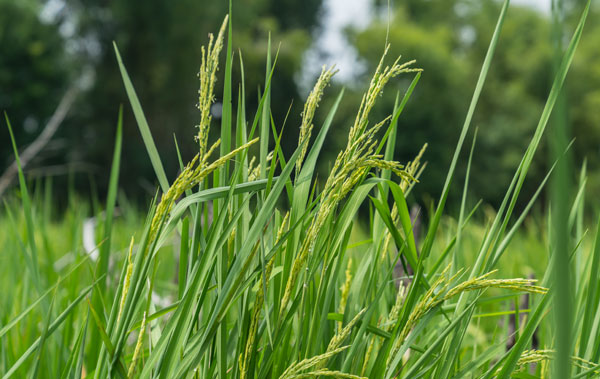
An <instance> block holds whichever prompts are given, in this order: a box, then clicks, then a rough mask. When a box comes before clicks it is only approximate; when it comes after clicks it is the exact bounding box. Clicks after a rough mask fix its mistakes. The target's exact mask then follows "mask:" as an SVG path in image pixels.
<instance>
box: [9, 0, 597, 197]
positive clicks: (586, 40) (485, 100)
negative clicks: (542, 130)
mask: <svg viewBox="0 0 600 379" xmlns="http://www.w3.org/2000/svg"><path fill="white" fill-rule="evenodd" d="M373 1H374V7H375V14H376V15H380V16H377V17H375V19H374V20H373V22H372V23H371V25H370V26H369V27H367V28H366V29H364V30H349V31H348V38H349V40H350V41H351V43H352V45H353V46H354V47H355V48H356V49H357V52H358V54H359V56H360V59H361V61H362V62H363V63H364V64H366V67H367V69H366V70H365V72H364V75H362V76H361V77H359V78H358V80H356V81H355V82H353V83H340V82H336V83H335V84H334V85H332V87H331V88H329V89H328V91H327V96H326V97H325V98H324V99H323V103H322V105H321V107H320V111H319V112H318V114H319V117H320V119H321V120H322V119H323V118H324V117H325V115H326V113H327V109H328V104H331V102H332V101H333V98H334V97H335V96H336V95H337V92H338V90H339V89H340V88H341V86H343V85H346V84H349V89H348V90H347V91H346V96H345V99H344V101H343V103H342V105H341V107H340V109H339V111H338V114H337V118H336V120H335V123H334V125H333V127H332V131H331V132H330V136H329V142H328V143H327V144H326V146H327V148H328V150H327V151H326V152H325V154H324V157H325V159H323V160H322V162H325V163H323V164H322V167H321V169H322V170H323V172H325V171H326V170H327V169H328V167H329V166H328V164H327V163H326V162H328V161H332V160H333V159H334V157H335V154H336V153H337V151H338V150H339V148H341V147H342V146H343V145H344V144H345V142H346V132H347V129H348V127H349V126H350V125H351V123H352V121H353V117H354V115H355V112H356V109H357V106H358V103H359V101H360V96H361V88H364V87H366V85H367V84H368V80H369V78H370V73H371V72H372V71H373V69H374V67H375V65H376V64H377V62H378V60H379V57H380V56H381V53H382V51H383V47H384V42H385V40H386V35H387V21H388V16H387V1H383V0H373ZM322 3H323V1H322V0H305V1H295V0H285V1H283V0H244V1H237V0H236V1H234V8H233V28H234V52H235V55H236V56H235V61H236V63H237V62H238V58H239V53H238V51H239V50H238V49H241V51H242V54H241V55H242V57H243V60H244V67H245V79H246V91H247V94H248V100H247V101H248V104H247V109H248V110H253V109H255V107H256V102H257V93H258V91H260V88H262V87H263V86H264V71H265V68H264V66H265V57H266V52H267V40H268V36H269V33H270V34H271V38H272V40H273V51H275V50H276V48H277V46H281V47H280V51H279V59H278V63H277V67H276V72H275V77H274V81H273V88H272V93H273V97H272V109H273V118H274V120H275V122H276V123H277V124H278V127H281V125H282V124H283V120H284V119H286V115H288V111H289V117H288V118H287V123H286V127H285V133H286V134H285V135H286V138H285V141H284V145H285V146H284V147H285V148H286V150H287V151H288V152H289V151H291V149H293V147H294V146H295V144H296V141H297V133H298V132H297V129H298V127H297V126H298V125H299V120H300V112H301V110H302V104H303V99H302V95H305V94H302V93H301V92H302V91H301V90H300V88H302V87H307V85H306V84H305V83H303V85H301V84H302V83H299V82H298V81H299V79H298V78H299V77H300V75H299V74H300V72H301V70H302V64H303V62H304V61H303V56H304V53H305V52H306V50H307V49H308V48H309V47H310V46H311V43H312V42H313V39H314V36H316V35H318V34H319V32H320V30H321V29H320V28H322V27H323V26H322V25H321V23H320V19H321V14H322V10H323V4H322ZM392 5H393V6H392V13H391V14H390V20H391V26H390V30H389V36H388V38H389V42H390V43H391V46H392V47H391V51H390V54H389V58H390V59H393V58H395V57H396V56H398V55H402V56H403V59H404V60H410V59H417V66H419V67H421V68H423V69H424V73H423V76H422V78H421V80H420V82H419V84H418V86H417V88H416V90H415V92H414V93H413V96H412V98H411V100H410V102H409V104H408V106H407V107H406V108H405V110H404V113H403V115H402V116H401V118H400V121H399V133H398V141H397V153H398V155H397V157H396V158H397V159H399V160H401V161H407V160H410V159H412V158H413V157H414V156H415V155H416V153H417V152H418V150H419V149H420V148H421V146H422V145H423V144H424V143H425V142H427V143H429V149H428V151H427V153H426V160H427V161H428V162H429V165H428V168H427V169H426V173H425V175H424V177H423V180H422V183H421V184H420V185H419V186H418V187H419V192H418V193H417V196H418V197H419V199H420V200H423V199H427V198H428V196H431V197H433V198H436V197H437V196H438V194H439V191H440V189H441V186H442V185H443V181H444V179H445V172H446V170H447V168H448V165H449V162H450V159H451V156H452V153H453V151H454V147H455V144H456V141H457V138H458V133H459V131H460V128H461V126H462V123H463V121H464V117H465V114H466V111H467V108H468V104H469V101H470V98H471V95H472V92H473V88H474V86H475V81H476V80H477V76H478V74H479V69H480V67H481V63H482V62H483V57H484V55H485V52H486V50H487V47H488V43H489V40H490V38H491V35H492V32H493V29H494V26H495V22H496V19H497V16H498V13H499V7H500V4H499V2H498V1H494V0H483V1H474V0H429V1H423V0H397V1H396V2H395V3H394V4H392ZM567 5H568V6H567V17H566V20H567V28H566V34H565V36H566V38H568V37H570V35H571V33H572V30H573V27H572V23H573V22H575V21H574V20H576V19H577V18H578V16H579V12H580V10H581V9H582V7H581V1H579V0H577V1H571V2H568V4H567ZM227 8H228V4H227V2H226V1H198V0H179V1H174V2H168V1H164V0H147V1H144V2H132V1H117V0H113V1H110V0H103V1H100V0H48V1H39V0H38V1H36V0H21V1H11V0H0V109H2V110H6V111H7V113H8V115H9V117H10V119H11V121H12V123H13V126H14V127H15V129H16V133H17V136H16V138H17V140H18V142H19V144H20V145H21V146H25V145H26V144H27V143H29V142H31V141H32V140H33V139H34V138H35V136H36V135H37V134H38V133H39V132H40V129H41V128H42V127H43V125H44V124H45V122H46V121H47V119H48V118H49V117H50V115H51V114H52V112H53V110H54V108H55V107H56V105H57V103H58V101H59V99H60V96H61V93H62V92H64V91H65V89H66V87H68V85H69V83H71V82H74V81H77V80H79V81H81V82H83V83H84V84H86V85H87V87H86V90H85V91H84V92H83V93H82V94H81V96H80V97H79V100H78V101H77V103H76V104H75V106H74V107H73V109H72V110H71V112H70V114H69V117H68V118H67V120H66V121H65V123H64V125H63V126H62V127H61V129H60V131H59V135H58V136H57V137H56V138H55V142H57V143H56V144H54V146H53V149H48V150H47V151H46V152H45V153H44V154H42V155H41V156H40V157H39V160H38V161H37V162H35V163H34V164H33V165H32V167H36V166H37V167H49V166H51V167H64V168H65V171H66V172H73V170H79V171H75V172H77V173H76V174H74V175H72V177H74V178H75V181H74V183H75V186H76V187H78V188H80V189H82V190H86V191H89V185H90V184H89V182H90V178H91V181H92V182H93V183H94V184H92V185H93V186H97V188H98V189H99V190H100V192H102V189H103V188H104V187H105V185H106V183H107V180H108V167H110V160H111V154H112V144H113V140H114V132H115V129H116V117H117V111H118V107H119V104H124V109H125V110H126V112H125V116H126V118H125V124H124V126H125V128H124V141H125V144H124V152H123V161H122V171H121V172H122V175H121V185H122V187H123V188H124V189H125V190H126V192H127V193H128V194H130V195H135V194H138V193H140V192H141V191H148V192H150V193H153V191H154V188H155V187H154V185H155V183H154V174H153V171H152V168H151V167H150V164H149V160H148V158H147V155H146V152H145V149H144V147H143V143H142V140H141V138H140V136H139V132H138V130H137V127H136V125H135V121H134V120H133V117H132V115H131V112H130V108H129V104H128V101H127V98H126V95H125V91H124V89H123V85H122V81H121V77H120V74H119V72H118V67H117V65H116V60H115V57H114V52H113V48H112V41H116V43H117V45H118V47H119V50H120V51H121V54H122V56H123V59H124V62H125V65H126V66H127V69H128V71H129V74H130V76H131V77H132V80H133V83H134V85H135V87H136V90H137V93H138V96H139V97H140V100H141V103H142V106H143V108H144V111H145V113H146V116H147V118H148V122H149V124H150V127H151V129H152V132H153V135H154V138H155V141H156V143H157V146H158V149H159V151H160V153H161V156H162V158H163V160H164V162H163V163H164V164H165V166H166V169H167V172H168V173H169V174H170V175H172V176H174V175H175V174H176V172H177V168H178V163H177V158H176V153H175V144H174V140H173V134H176V136H177V139H178V140H177V142H178V144H179V146H180V148H181V150H182V153H183V155H184V156H185V157H190V156H191V155H192V154H193V153H194V151H195V148H196V145H195V143H194V141H193V135H194V134H195V132H196V129H195V128H194V127H193V126H194V125H195V124H196V122H197V119H198V112H197V109H196V108H195V102H196V96H197V90H198V82H197V80H196V73H197V70H198V67H199V62H200V47H201V46H202V45H203V44H205V43H206V41H207V34H208V33H209V32H215V31H216V30H218V27H219V25H220V24H221V22H222V19H223V16H224V15H225V14H226V13H227ZM592 9H594V8H592ZM596 9H597V8H596ZM595 12H596V13H595V14H592V15H590V17H589V18H588V24H587V25H586V30H585V31H584V36H583V39H582V41H581V44H580V47H579V49H578V52H577V54H576V56H575V61H574V64H573V66H572V70H571V72H570V74H569V76H568V78H567V88H566V93H567V98H568V100H567V101H568V107H567V108H568V117H569V120H570V124H571V125H572V132H573V135H574V136H575V137H576V140H575V144H574V147H573V152H574V156H575V163H576V164H577V165H578V166H579V165H580V164H581V162H582V160H583V159H584V158H587V160H588V167H589V168H590V170H589V172H590V179H589V182H588V188H589V190H590V191H594V192H597V191H598V190H600V171H599V170H598V169H599V168H600V150H599V147H600V113H599V112H598V110H600V86H599V85H598V84H599V83H600V59H599V58H600V57H599V55H600V51H599V50H598V49H597V46H600V24H599V23H598V17H597V16H598V12H597V10H596V11H595ZM44 13H51V16H47V17H43V15H44ZM550 41H551V39H550V21H549V19H548V16H546V15H544V14H541V13H539V12H537V11H534V10H532V9H529V8H523V7H518V6H514V5H513V6H511V8H510V10H509V14H508V17H507V19H506V22H505V25H504V29H503V32H502V36H501V39H500V44H499V46H498V50H497V53H496V56H495V59H494V62H493V64H492V68H491V71H490V74H489V76H488V80H487V82H486V84H485V87H484V91H483V93H482V96H481V99H480V101H479V105H478V108H477V112H476V114H475V118H474V120H473V125H474V126H475V127H477V128H478V136H477V145H476V150H475V159H474V163H473V164H474V165H473V168H472V175H471V178H472V179H471V187H470V188H471V191H472V193H473V195H474V196H475V197H476V198H483V199H485V200H486V201H489V202H492V203H497V202H498V201H499V200H501V198H500V196H502V195H503V193H504V190H505V188H506V185H507V184H508V182H509V181H510V178H511V176H512V173H513V172H514V169H515V167H516V166H517V165H518V163H519V161H520V158H521V156H522V153H523V152H524V150H525V148H526V146H527V143H528V141H529V138H530V136H531V134H532V133H533V130H534V129H535V126H536V125H537V121H538V119H539V116H540V114H541V111H542V108H543V105H544V102H545V100H546V97H547V95H548V92H549V87H550V83H551V80H552V54H553V51H552V47H551V43H550ZM279 44H280V45H279ZM234 75H235V77H234V84H235V83H237V82H238V80H239V77H240V72H239V64H236V65H235V68H234ZM82 78H83V79H82ZM411 80H412V77H408V76H406V77H401V78H400V80H398V81H395V82H394V83H395V84H392V85H390V87H389V89H388V90H386V92H385V93H384V96H383V97H382V99H381V101H380V103H379V104H378V106H377V107H376V109H375V111H374V113H373V114H372V116H371V119H372V121H378V120H379V119H381V118H383V117H385V115H387V114H388V113H389V112H390V111H391V108H392V107H393V103H394V98H395V96H396V91H400V92H401V93H403V91H404V89H405V88H406V87H407V86H408V84H409V83H410V81H411ZM220 83H222V81H221V80H220ZM218 87H219V86H217V88H218ZM235 90H236V88H235V87H234V93H236V92H235ZM219 96H220V94H219V93H217V98H219ZM234 97H235V96H234ZM234 109H235V104H234ZM253 116H254V115H253V114H249V115H248V117H249V119H251V117H253ZM317 125H318V123H317ZM213 130H214V131H218V127H216V128H213ZM61 141H62V143H60V142H61ZM9 143H10V142H9V139H8V133H7V131H6V128H1V130H0V163H2V167H4V166H6V164H8V162H9V161H10V159H12V154H11V151H10V148H9V146H10V145H9ZM467 146H470V143H467ZM544 149H545V148H542V151H541V152H540V154H538V156H537V160H536V162H535V165H534V167H533V168H532V173H531V180H528V181H527V182H526V183H527V185H528V186H529V187H527V188H526V192H528V193H532V191H533V190H534V189H535V187H536V186H537V184H538V183H539V181H540V180H541V178H542V177H543V175H544V174H545V172H546V170H547V167H548V164H547V158H546V157H545V152H544ZM465 150H468V148H467V149H465ZM466 153H468V151H466ZM464 161H466V159H465V160H463V162H464ZM82 163H85V165H81V164H82ZM77 167H79V168H77ZM459 173H461V174H462V173H464V167H463V169H462V170H459ZM323 175H324V174H323ZM575 176H576V173H574V174H573V177H574V178H575ZM66 177H67V175H62V176H59V177H57V179H56V180H57V181H58V184H56V185H63V184H59V183H61V182H62V183H64V182H65V181H66V179H65V178H66ZM61 178H62V179H61ZM454 183H455V185H457V186H461V185H462V178H460V176H459V177H457V179H456V180H455V182H454ZM454 192H455V193H457V191H454ZM524 198H525V196H524Z"/></svg>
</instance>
